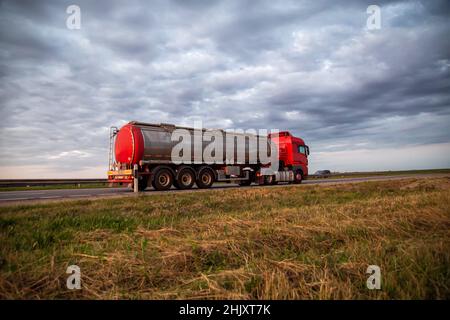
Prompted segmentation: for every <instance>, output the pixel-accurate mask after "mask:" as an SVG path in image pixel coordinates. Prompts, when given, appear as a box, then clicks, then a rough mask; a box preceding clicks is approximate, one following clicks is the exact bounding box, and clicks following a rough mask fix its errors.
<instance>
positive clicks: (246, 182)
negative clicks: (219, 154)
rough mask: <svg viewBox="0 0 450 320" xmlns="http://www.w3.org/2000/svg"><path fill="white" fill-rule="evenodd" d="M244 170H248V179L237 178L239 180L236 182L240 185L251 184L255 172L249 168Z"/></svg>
mask: <svg viewBox="0 0 450 320" xmlns="http://www.w3.org/2000/svg"><path fill="white" fill-rule="evenodd" d="M246 171H248V180H239V182H238V184H239V185H240V186H242V187H244V186H249V185H251V184H252V182H253V181H254V180H255V173H254V172H253V171H250V170H246ZM246 171H244V172H246Z"/></svg>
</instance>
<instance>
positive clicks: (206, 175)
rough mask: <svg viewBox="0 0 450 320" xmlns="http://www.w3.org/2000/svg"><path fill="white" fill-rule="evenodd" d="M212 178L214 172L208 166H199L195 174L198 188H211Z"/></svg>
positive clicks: (213, 178)
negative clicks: (196, 174)
mask: <svg viewBox="0 0 450 320" xmlns="http://www.w3.org/2000/svg"><path fill="white" fill-rule="evenodd" d="M214 180H215V177H214V172H213V171H212V170H211V169H210V168H207V167H205V168H201V169H200V171H199V172H198V176H197V186H198V187H199V188H200V189H207V188H211V186H212V184H213V183H214Z"/></svg>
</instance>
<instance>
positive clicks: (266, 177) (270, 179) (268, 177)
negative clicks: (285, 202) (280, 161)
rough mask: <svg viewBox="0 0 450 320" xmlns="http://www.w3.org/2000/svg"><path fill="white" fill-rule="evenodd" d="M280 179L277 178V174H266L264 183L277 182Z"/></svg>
mask: <svg viewBox="0 0 450 320" xmlns="http://www.w3.org/2000/svg"><path fill="white" fill-rule="evenodd" d="M277 183H278V181H277V180H276V179H275V176H264V184H267V185H268V184H272V185H273V184H277Z"/></svg>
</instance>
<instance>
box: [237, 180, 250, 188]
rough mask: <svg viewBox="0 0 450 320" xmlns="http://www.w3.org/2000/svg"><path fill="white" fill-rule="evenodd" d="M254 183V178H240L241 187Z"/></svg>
mask: <svg viewBox="0 0 450 320" xmlns="http://www.w3.org/2000/svg"><path fill="white" fill-rule="evenodd" d="M251 184H252V180H250V179H248V180H240V181H239V185H240V186H241V187H245V186H249V185H251Z"/></svg>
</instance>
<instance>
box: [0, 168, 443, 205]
mask: <svg viewBox="0 0 450 320" xmlns="http://www.w3.org/2000/svg"><path fill="white" fill-rule="evenodd" d="M432 177H450V174H410V175H398V176H371V177H358V178H341V179H314V180H305V181H303V183H302V184H301V185H310V184H341V183H349V182H351V183H354V182H364V181H380V180H397V179H406V178H432ZM301 185H292V186H301ZM282 186H286V184H279V185H275V186H264V187H265V188H276V187H282ZM254 187H258V185H252V186H249V187H239V186H238V185H236V184H218V185H213V187H212V190H216V189H229V188H254ZM210 190H211V189H210ZM199 191H205V190H200V189H196V188H194V189H191V190H176V189H173V190H170V191H155V190H153V189H148V190H146V191H145V192H143V194H147V195H151V194H161V193H168V192H170V193H178V192H199ZM127 195H128V196H134V195H135V194H134V193H133V192H132V190H131V189H129V188H88V189H58V190H56V189H55V190H30V191H3V192H0V204H10V203H26V202H33V201H39V202H40V201H51V200H63V199H83V198H107V197H117V196H127Z"/></svg>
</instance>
